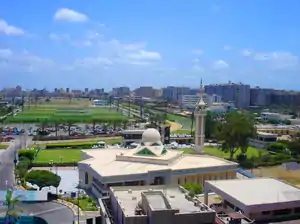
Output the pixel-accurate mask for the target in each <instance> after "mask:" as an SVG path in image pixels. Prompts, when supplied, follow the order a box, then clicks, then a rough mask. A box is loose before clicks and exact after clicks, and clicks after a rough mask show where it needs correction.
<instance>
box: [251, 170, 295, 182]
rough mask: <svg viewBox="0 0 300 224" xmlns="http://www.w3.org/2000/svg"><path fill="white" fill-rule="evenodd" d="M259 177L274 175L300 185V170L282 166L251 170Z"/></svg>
mask: <svg viewBox="0 0 300 224" xmlns="http://www.w3.org/2000/svg"><path fill="white" fill-rule="evenodd" d="M250 172H252V173H253V174H254V175H256V176H258V177H273V178H278V179H281V180H284V181H286V182H289V183H291V184H295V185H297V186H299V187H300V170H286V169H284V168H283V167H281V166H272V167H261V168H258V169H253V170H250Z"/></svg>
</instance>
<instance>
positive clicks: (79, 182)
mask: <svg viewBox="0 0 300 224" xmlns="http://www.w3.org/2000/svg"><path fill="white" fill-rule="evenodd" d="M80 184H81V180H79V181H78V186H77V223H78V224H79V223H80V222H79V218H80V216H79V212H80V210H79V201H80V200H79V193H80V191H79V190H80V189H79V188H80Z"/></svg>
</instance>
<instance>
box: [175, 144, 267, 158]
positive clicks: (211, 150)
mask: <svg viewBox="0 0 300 224" xmlns="http://www.w3.org/2000/svg"><path fill="white" fill-rule="evenodd" d="M178 150H181V151H183V152H184V153H187V154H193V153H195V150H194V149H191V148H183V149H178ZM204 152H205V153H206V154H209V155H212V156H216V157H220V158H225V159H228V158H229V153H225V152H223V151H221V150H220V149H218V148H217V147H205V148H204ZM260 152H261V153H262V154H267V153H268V152H267V151H265V150H260V149H257V148H254V147H249V148H248V151H247V157H248V158H250V157H258V156H259V153H260ZM238 154H240V150H238V151H237V152H236V153H235V154H234V158H235V157H236V156H237V155H238Z"/></svg>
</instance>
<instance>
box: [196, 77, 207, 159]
mask: <svg viewBox="0 0 300 224" xmlns="http://www.w3.org/2000/svg"><path fill="white" fill-rule="evenodd" d="M199 92H200V94H199V95H200V98H199V101H198V103H197V104H196V108H195V113H194V116H195V118H196V131H195V150H196V151H197V152H199V153H203V150H204V138H205V115H206V111H205V107H206V103H205V102H204V100H203V95H204V88H203V85H202V79H201V83H200V91H199Z"/></svg>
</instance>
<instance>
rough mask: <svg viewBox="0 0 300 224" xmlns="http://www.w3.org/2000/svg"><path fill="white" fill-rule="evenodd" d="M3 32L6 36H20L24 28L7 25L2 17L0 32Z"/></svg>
mask: <svg viewBox="0 0 300 224" xmlns="http://www.w3.org/2000/svg"><path fill="white" fill-rule="evenodd" d="M1 33H2V34H4V35H7V36H22V35H24V34H25V32H24V30H22V29H21V28H18V27H15V26H12V25H9V24H8V23H7V22H6V21H4V20H3V19H0V34H1Z"/></svg>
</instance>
